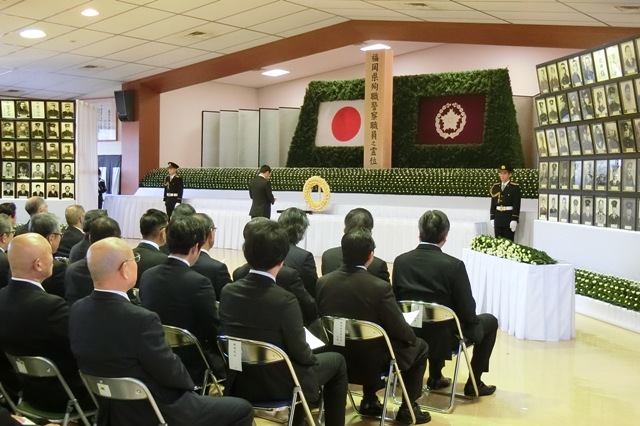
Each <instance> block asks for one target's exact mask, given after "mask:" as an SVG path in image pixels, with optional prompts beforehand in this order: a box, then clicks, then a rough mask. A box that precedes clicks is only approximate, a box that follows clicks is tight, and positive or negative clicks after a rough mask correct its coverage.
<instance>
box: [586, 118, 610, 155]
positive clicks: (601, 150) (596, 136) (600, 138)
mask: <svg viewBox="0 0 640 426" xmlns="http://www.w3.org/2000/svg"><path fill="white" fill-rule="evenodd" d="M591 129H592V132H593V147H594V150H595V153H596V154H606V153H607V144H606V141H605V139H604V129H603V128H602V123H593V124H592V125H591ZM583 152H584V150H583Z"/></svg>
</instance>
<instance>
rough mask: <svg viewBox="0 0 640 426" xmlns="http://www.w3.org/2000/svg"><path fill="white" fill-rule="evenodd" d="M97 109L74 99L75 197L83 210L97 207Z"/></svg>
mask: <svg viewBox="0 0 640 426" xmlns="http://www.w3.org/2000/svg"><path fill="white" fill-rule="evenodd" d="M97 135H98V110H97V109H96V107H95V106H93V105H91V104H89V103H87V102H83V101H76V158H75V162H76V164H75V169H76V174H75V181H76V187H75V191H76V192H75V198H76V202H77V203H78V204H80V205H82V206H83V207H84V208H85V210H90V209H96V208H98V138H97Z"/></svg>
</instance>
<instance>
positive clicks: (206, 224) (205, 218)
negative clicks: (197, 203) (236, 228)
mask: <svg viewBox="0 0 640 426" xmlns="http://www.w3.org/2000/svg"><path fill="white" fill-rule="evenodd" d="M193 217H194V218H195V219H196V220H197V221H198V222H199V223H200V225H201V226H202V229H203V231H204V237H205V238H207V235H209V232H211V230H213V229H216V225H215V223H213V219H211V216H209V215H208V214H205V213H194V214H193Z"/></svg>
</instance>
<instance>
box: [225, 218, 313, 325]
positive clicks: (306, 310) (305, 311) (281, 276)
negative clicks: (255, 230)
mask: <svg viewBox="0 0 640 426" xmlns="http://www.w3.org/2000/svg"><path fill="white" fill-rule="evenodd" d="M267 220H269V219H267V218H266V217H260V216H259V217H256V218H253V219H251V220H250V221H249V222H248V223H247V224H246V225H245V226H244V229H243V231H242V236H243V237H244V238H245V239H246V238H247V232H249V229H250V228H251V227H252V226H254V225H256V224H258V223H260V222H261V221H267ZM250 269H251V267H250V266H249V264H248V263H245V264H244V265H242V266H240V267H238V268H236V269H235V270H234V271H233V281H238V280H240V279H242V278H244V277H246V276H247V274H248V273H249V270H250ZM276 285H277V286H278V287H281V288H283V289H285V290H286V291H288V292H289V293H291V294H293V295H294V296H295V297H296V299H297V300H298V305H300V310H301V311H302V320H303V322H304V325H305V326H308V325H309V324H311V323H312V322H313V321H315V320H316V319H318V307H317V306H316V301H315V299H314V298H313V296H312V295H311V294H309V292H308V291H307V289H306V288H304V284H303V283H302V279H300V275H299V274H298V271H296V270H295V269H293V268H289V267H287V266H283V267H282V268H281V269H280V270H279V271H278V274H277V275H276ZM320 327H322V325H320ZM323 332H324V331H323Z"/></svg>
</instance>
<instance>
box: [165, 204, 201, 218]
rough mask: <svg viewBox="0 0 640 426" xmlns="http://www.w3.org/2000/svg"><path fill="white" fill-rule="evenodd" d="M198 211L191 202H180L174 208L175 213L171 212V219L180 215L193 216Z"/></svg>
mask: <svg viewBox="0 0 640 426" xmlns="http://www.w3.org/2000/svg"><path fill="white" fill-rule="evenodd" d="M195 212H196V209H194V208H193V206H192V205H191V204H187V203H180V204H178V205H177V206H176V208H175V209H173V213H171V219H173V218H176V217H180V216H191V215H192V214H194V213H195Z"/></svg>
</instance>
